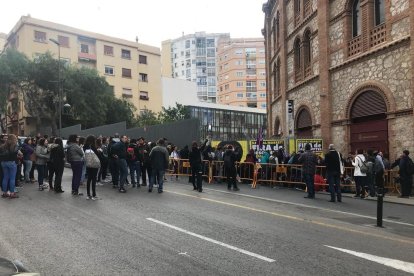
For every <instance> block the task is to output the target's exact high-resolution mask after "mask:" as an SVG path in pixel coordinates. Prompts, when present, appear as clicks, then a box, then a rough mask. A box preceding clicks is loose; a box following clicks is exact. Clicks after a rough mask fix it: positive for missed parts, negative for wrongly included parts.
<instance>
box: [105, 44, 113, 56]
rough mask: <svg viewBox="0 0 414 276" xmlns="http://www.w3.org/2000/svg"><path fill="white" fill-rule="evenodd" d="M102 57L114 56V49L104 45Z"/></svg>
mask: <svg viewBox="0 0 414 276" xmlns="http://www.w3.org/2000/svg"><path fill="white" fill-rule="evenodd" d="M104 55H105V56H113V55H114V47H112V46H108V45H104Z"/></svg>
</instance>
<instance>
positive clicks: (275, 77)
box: [273, 59, 280, 98]
mask: <svg viewBox="0 0 414 276" xmlns="http://www.w3.org/2000/svg"><path fill="white" fill-rule="evenodd" d="M273 83H274V87H273V89H274V91H273V93H274V97H275V98H276V97H277V96H279V95H280V59H277V61H276V64H275V66H274V71H273Z"/></svg>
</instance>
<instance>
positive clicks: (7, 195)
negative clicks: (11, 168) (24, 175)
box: [1, 193, 9, 198]
mask: <svg viewBox="0 0 414 276" xmlns="http://www.w3.org/2000/svg"><path fill="white" fill-rule="evenodd" d="M1 197H2V198H8V197H9V194H8V193H2V194H1Z"/></svg>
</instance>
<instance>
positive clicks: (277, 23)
mask: <svg viewBox="0 0 414 276" xmlns="http://www.w3.org/2000/svg"><path fill="white" fill-rule="evenodd" d="M279 16H280V14H279V12H277V14H276V46H277V47H279V45H280V25H279V21H280V20H279Z"/></svg>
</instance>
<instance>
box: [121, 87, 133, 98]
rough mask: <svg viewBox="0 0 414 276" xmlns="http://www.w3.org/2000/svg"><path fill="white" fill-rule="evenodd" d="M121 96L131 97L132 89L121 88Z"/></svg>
mask: <svg viewBox="0 0 414 276" xmlns="http://www.w3.org/2000/svg"><path fill="white" fill-rule="evenodd" d="M122 96H123V97H128V98H130V97H132V89H131V88H122Z"/></svg>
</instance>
